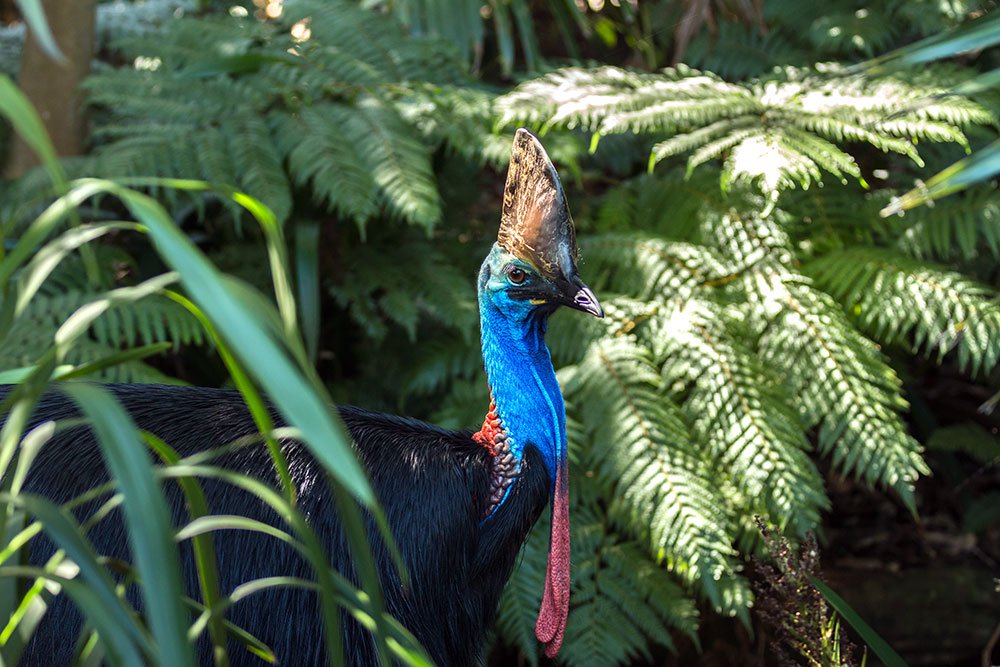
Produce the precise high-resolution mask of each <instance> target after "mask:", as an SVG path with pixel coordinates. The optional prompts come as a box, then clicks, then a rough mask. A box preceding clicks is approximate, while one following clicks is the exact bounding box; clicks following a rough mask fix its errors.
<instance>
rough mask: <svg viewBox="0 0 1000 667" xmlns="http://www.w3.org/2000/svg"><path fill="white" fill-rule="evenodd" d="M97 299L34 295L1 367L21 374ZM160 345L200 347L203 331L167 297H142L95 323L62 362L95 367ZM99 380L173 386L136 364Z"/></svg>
mask: <svg viewBox="0 0 1000 667" xmlns="http://www.w3.org/2000/svg"><path fill="white" fill-rule="evenodd" d="M99 296H100V293H97V292H89V291H85V290H79V289H74V290H69V291H65V292H61V293H51V292H42V293H41V294H39V295H36V296H35V298H34V299H32V301H31V303H30V304H29V305H28V307H27V309H26V310H25V311H24V313H23V314H22V315H21V316H20V317H19V318H18V319H17V320H16V321H14V323H13V324H12V326H11V328H10V331H9V333H8V335H7V337H6V338H5V339H4V341H3V345H0V367H2V368H19V367H25V366H30V365H32V364H34V363H36V362H37V360H38V357H39V356H40V355H41V354H42V353H44V352H45V351H46V350H47V349H48V348H49V347H51V345H52V341H53V337H54V336H55V333H56V331H57V330H58V328H59V327H60V326H62V324H63V322H65V321H66V319H67V318H68V317H69V316H70V315H72V314H73V313H74V312H76V311H77V309H79V308H81V307H82V306H84V305H86V304H88V303H90V302H91V301H93V300H94V299H96V298H98V297H99ZM159 342H171V343H173V344H174V345H175V346H177V345H203V344H204V343H205V337H204V331H203V330H202V328H201V324H200V323H199V322H198V321H197V320H196V319H195V318H194V316H192V315H191V314H190V313H189V312H188V311H187V310H186V309H185V308H183V307H182V306H180V305H179V304H177V303H175V302H173V301H171V300H169V299H167V298H165V297H160V296H153V297H146V298H145V299H143V300H141V301H137V302H135V303H132V304H130V307H129V308H112V309H110V310H108V311H107V312H106V313H104V314H103V315H102V316H101V317H100V318H98V319H97V320H96V321H95V322H94V325H93V327H92V328H91V330H90V335H89V336H85V337H81V338H80V339H78V341H77V344H76V345H74V346H73V347H72V348H70V350H69V351H68V352H67V355H66V362H67V363H70V364H74V365H78V364H83V363H88V362H93V361H98V360H100V359H102V358H104V357H107V356H109V355H110V354H113V353H114V352H117V351H120V350H123V349H128V348H131V347H135V346H137V345H149V344H152V343H159ZM98 377H101V379H103V380H107V381H112V382H174V380H171V379H170V378H169V377H168V376H166V375H165V374H163V373H161V372H160V371H157V370H156V369H154V368H153V367H151V366H149V365H147V364H145V363H142V362H140V361H131V362H128V363H125V364H121V365H118V366H113V367H111V368H109V369H107V370H104V371H102V372H100V373H99V374H98Z"/></svg>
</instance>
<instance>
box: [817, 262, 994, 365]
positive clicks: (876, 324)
mask: <svg viewBox="0 0 1000 667" xmlns="http://www.w3.org/2000/svg"><path fill="white" fill-rule="evenodd" d="M806 271H807V272H808V273H809V274H810V275H812V276H814V277H815V278H816V281H817V284H819V285H820V286H821V287H823V289H825V290H826V291H827V292H829V293H830V294H832V295H833V296H834V297H835V298H837V299H838V300H839V301H840V302H841V303H843V304H844V305H845V307H846V308H847V310H848V312H849V313H851V314H852V315H854V316H855V317H856V318H857V320H858V323H859V324H860V326H861V328H862V329H864V330H865V331H868V332H870V333H871V335H872V336H873V337H874V338H876V339H877V340H880V341H882V342H883V343H884V344H892V343H895V342H901V341H905V342H907V343H910V344H911V345H912V347H913V349H914V350H921V349H922V350H924V351H925V352H927V353H928V354H929V353H931V352H934V351H936V352H937V355H938V358H939V359H941V358H943V357H944V356H945V355H946V354H947V353H949V352H951V351H952V350H955V351H956V355H957V360H958V365H959V368H961V369H963V370H969V371H971V372H972V373H982V372H984V371H987V370H990V369H992V368H993V367H994V366H996V364H997V360H998V359H1000V304H998V303H997V301H996V294H994V293H993V291H992V290H991V289H990V288H989V287H987V286H985V285H981V284H978V283H976V282H975V281H972V280H970V279H968V278H966V277H965V276H963V275H962V274H960V273H956V272H954V271H948V270H946V269H944V268H943V267H936V266H934V265H930V264H926V263H924V262H920V261H918V260H914V259H910V258H908V257H904V256H901V255H898V254H896V253H893V252H891V251H887V250H882V249H878V248H866V247H856V248H849V249H845V250H843V251H840V252H837V253H831V254H829V255H826V256H824V257H822V258H821V259H818V260H816V261H815V262H813V263H811V264H810V265H809V266H808V267H807V269H806Z"/></svg>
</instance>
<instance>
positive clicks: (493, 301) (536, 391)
mask: <svg viewBox="0 0 1000 667" xmlns="http://www.w3.org/2000/svg"><path fill="white" fill-rule="evenodd" d="M510 304H511V302H510V301H509V300H507V299H506V298H505V295H504V296H499V295H496V294H494V293H491V292H489V291H487V290H485V289H483V286H482V285H480V291H479V315H480V322H481V327H482V347H483V362H484V363H485V365H486V375H487V378H488V380H489V384H490V389H491V391H492V393H493V401H494V403H495V404H496V410H497V413H498V415H499V417H500V419H501V420H502V422H503V425H504V427H505V429H506V430H507V434H508V436H509V438H510V440H511V452H513V454H514V456H515V457H516V458H517V460H518V461H520V460H521V459H522V458H523V456H524V448H525V447H526V446H531V447H534V448H535V449H537V450H538V451H539V453H540V454H541V455H542V459H543V460H544V461H545V466H546V468H547V469H548V472H549V477H550V479H551V480H552V482H553V484H554V482H555V477H556V469H557V466H558V465H559V464H560V463H565V457H566V409H565V406H564V404H563V397H562V392H561V391H560V389H559V383H558V382H557V381H556V374H555V370H554V369H553V368H552V359H551V357H550V356H549V349H548V348H547V347H546V346H545V329H546V325H547V323H548V315H547V314H546V313H544V312H542V311H541V310H539V309H531V310H530V311H526V310H523V309H518V310H519V311H520V312H517V313H512V312H511V308H510ZM503 308H507V312H503V311H502V310H501V309H503ZM512 314H513V315H514V316H513V317H512V316H511V315H512Z"/></svg>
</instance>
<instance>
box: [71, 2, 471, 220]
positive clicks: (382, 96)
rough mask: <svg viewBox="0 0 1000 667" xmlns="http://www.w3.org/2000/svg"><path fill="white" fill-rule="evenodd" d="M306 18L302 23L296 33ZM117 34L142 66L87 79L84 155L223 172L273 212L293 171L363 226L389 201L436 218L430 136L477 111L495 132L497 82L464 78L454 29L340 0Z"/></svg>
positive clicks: (287, 211)
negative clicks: (436, 31)
mask: <svg viewBox="0 0 1000 667" xmlns="http://www.w3.org/2000/svg"><path fill="white" fill-rule="evenodd" d="M299 22H301V24H302V25H306V26H308V34H306V33H304V32H303V31H301V30H299V31H296V34H298V35H299V36H300V37H296V36H295V35H293V34H290V32H289V31H290V29H291V27H292V26H293V25H296V24H298V23H299ZM303 35H305V37H302V36H303ZM206 44H209V47H208V48H205V45H206ZM118 46H119V48H120V49H121V50H122V53H123V55H124V56H125V58H126V60H127V61H128V62H131V63H133V66H132V67H131V68H129V67H125V68H120V69H115V70H109V71H103V72H100V73H98V74H96V75H95V76H93V77H92V78H91V79H90V80H89V82H88V84H87V85H88V90H89V92H90V97H89V99H90V102H91V104H92V105H94V106H95V107H96V108H97V109H98V110H99V111H100V113H99V114H98V119H99V122H98V123H97V127H96V129H95V132H94V137H95V140H96V144H97V146H96V148H97V150H96V151H95V154H94V157H93V159H91V160H89V161H87V162H86V163H85V164H82V165H80V167H79V168H80V169H81V171H85V172H88V173H90V174H94V173H96V174H101V175H108V176H136V175H143V176H183V177H185V178H203V179H206V180H212V181H215V182H221V183H225V184H229V185H233V186H235V187H238V188H240V189H243V190H245V191H248V192H252V193H254V195H255V196H257V197H259V198H260V199H261V200H262V201H264V202H265V203H267V204H268V205H269V206H270V207H271V208H272V210H274V212H275V213H276V214H277V215H278V217H279V219H287V218H288V217H289V216H290V215H291V212H292V201H293V193H292V187H293V184H294V185H295V186H297V187H300V188H303V189H305V190H307V191H311V192H312V195H313V199H314V201H315V202H316V203H317V204H318V205H319V206H320V207H321V208H323V209H326V210H330V211H333V212H337V213H340V214H342V215H344V216H346V217H348V218H352V219H354V220H356V221H357V222H358V223H359V224H360V225H362V226H363V225H364V224H365V222H366V221H368V220H370V219H372V218H374V217H376V216H378V215H380V214H381V213H382V212H383V211H384V212H386V213H388V214H389V215H390V216H393V217H398V218H400V219H403V220H406V221H409V222H411V223H414V224H417V225H420V226H423V227H425V228H430V227H431V226H432V225H434V224H435V223H436V222H438V220H439V219H440V217H441V204H440V199H439V195H438V192H437V186H436V182H435V178H434V175H433V170H432V167H431V154H432V152H433V151H434V150H435V148H436V147H437V146H438V145H440V144H441V143H442V142H448V141H454V142H456V145H457V146H462V142H463V140H464V139H465V138H467V137H468V136H470V135H471V134H473V133H474V132H473V130H472V128H474V127H476V128H479V132H478V135H479V137H480V138H482V137H484V136H487V135H488V134H489V133H488V132H487V131H486V128H487V127H488V122H489V118H488V105H484V101H485V100H486V99H488V96H484V94H479V95H478V96H476V95H470V94H468V93H466V92H465V91H464V90H463V89H462V88H461V87H460V86H456V85H455V84H459V83H465V82H466V78H465V75H464V74H463V72H462V69H461V67H460V66H459V65H458V64H457V61H456V58H455V54H454V53H453V52H452V51H451V50H450V49H449V48H448V46H447V45H446V44H445V43H443V42H441V41H436V40H432V39H426V38H424V39H416V38H415V39H406V38H404V36H403V34H402V30H401V28H400V27H399V26H398V25H397V24H396V23H394V22H393V21H392V20H391V19H390V18H387V17H385V16H381V15H379V14H376V13H374V12H371V11H367V10H364V9H362V8H360V7H358V6H357V5H355V4H353V3H349V2H346V1H343V2H342V1H337V2H332V3H330V2H315V1H313V0H297V1H295V2H292V1H289V2H286V3H285V4H284V5H283V13H282V16H281V18H280V19H278V20H277V21H269V22H260V21H256V20H254V19H252V18H246V19H240V18H238V17H236V18H234V17H225V18H212V17H206V18H185V19H177V20H174V21H170V22H169V23H168V24H167V25H166V26H165V30H164V34H163V37H162V39H160V40H157V41H156V42H155V43H153V42H150V41H149V40H123V41H122V42H120V43H119V45H118ZM429 84H433V85H434V86H435V87H436V94H433V95H432V94H429V92H428V90H427V86H428V85H429ZM432 117H433V118H435V122H434V123H431V122H428V121H427V119H428V118H432ZM449 119H452V120H449ZM448 125H452V126H453V127H454V128H458V130H457V131H450V130H449V129H445V128H446V126H448ZM486 143H487V142H485V141H483V140H482V139H480V141H479V142H478V143H477V144H476V145H474V146H473V147H472V148H471V149H470V147H469V146H463V150H466V151H469V152H476V151H478V150H479V148H480V147H485V145H486ZM234 166H238V168H234ZM168 196H169V195H168ZM362 228H363V227H362Z"/></svg>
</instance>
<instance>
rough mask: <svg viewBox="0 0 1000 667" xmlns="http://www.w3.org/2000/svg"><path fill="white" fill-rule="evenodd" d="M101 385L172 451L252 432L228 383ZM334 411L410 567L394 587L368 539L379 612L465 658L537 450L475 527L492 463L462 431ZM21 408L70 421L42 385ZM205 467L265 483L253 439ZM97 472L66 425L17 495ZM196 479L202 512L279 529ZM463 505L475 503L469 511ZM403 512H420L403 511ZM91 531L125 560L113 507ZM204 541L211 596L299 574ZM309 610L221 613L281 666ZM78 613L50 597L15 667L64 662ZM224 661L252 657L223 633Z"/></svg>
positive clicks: (295, 597) (370, 657) (242, 608)
mask: <svg viewBox="0 0 1000 667" xmlns="http://www.w3.org/2000/svg"><path fill="white" fill-rule="evenodd" d="M110 389H111V391H112V392H113V393H114V394H115V396H116V397H117V398H118V400H119V401H121V403H122V404H123V405H124V407H125V408H126V409H127V410H128V412H129V413H130V414H131V416H132V418H133V419H134V420H135V421H136V423H137V424H138V426H139V427H140V428H143V429H146V430H148V431H150V432H152V433H153V434H155V435H157V436H159V437H160V438H162V439H163V440H165V441H166V442H169V443H171V444H172V445H173V446H175V447H176V448H177V449H178V450H179V452H180V453H181V454H182V455H190V454H193V453H195V452H197V451H201V450H205V449H210V448H213V447H218V446H221V445H223V444H226V443H229V442H231V441H232V440H233V439H234V438H239V437H241V436H247V435H251V434H254V433H256V427H255V425H254V422H253V420H252V418H251V416H250V414H249V412H248V411H247V409H246V407H245V405H244V403H243V400H242V397H241V396H240V395H239V394H238V393H237V392H234V391H227V390H219V389H200V388H183V387H163V386H149V385H143V386H138V385H118V386H111V387H110ZM5 393H6V389H0V397H2V395H4V394H5ZM339 409H340V414H341V416H342V417H343V419H344V422H345V424H346V425H347V428H348V430H349V431H350V433H351V436H352V437H353V439H354V441H355V443H356V451H357V453H358V456H359V458H360V460H361V461H362V463H363V464H364V465H365V467H366V469H367V471H368V473H369V475H370V478H371V482H372V485H373V487H374V489H375V492H376V495H377V496H378V499H379V502H380V503H381V506H382V508H383V510H384V511H385V514H386V517H387V519H388V522H389V526H390V528H391V530H392V532H393V535H394V536H395V538H396V542H397V544H398V545H399V547H400V549H401V551H402V555H403V558H404V560H405V562H406V565H407V568H408V569H409V572H410V585H409V587H408V588H407V589H405V590H404V589H403V588H402V587H401V586H400V585H399V581H398V578H397V577H396V576H395V574H394V569H393V568H392V566H391V563H390V560H389V556H388V554H387V552H386V550H385V548H384V547H383V546H382V545H381V544H376V545H375V549H374V552H375V558H376V561H377V565H378V569H379V572H381V573H382V574H383V585H384V588H385V595H386V605H387V607H388V610H389V612H390V613H392V614H393V615H394V616H395V617H396V618H398V619H399V620H400V621H401V622H402V623H403V625H404V626H406V627H407V628H408V629H409V630H410V631H411V632H412V633H413V634H414V635H415V636H416V637H417V639H418V640H419V641H420V642H421V643H422V644H423V646H424V647H425V648H426V649H427V651H428V653H429V654H430V656H431V658H432V659H433V660H434V661H435V662H436V663H437V664H438V665H442V666H446V665H472V664H477V663H478V662H480V661H481V652H482V647H483V643H484V639H485V635H486V633H487V632H488V631H489V629H490V627H491V626H492V623H493V620H494V616H495V614H496V609H497V605H498V602H499V597H500V594H501V592H502V590H503V587H504V584H505V583H506V581H507V579H508V578H509V576H510V573H511V570H512V568H513V566H514V562H515V559H516V556H517V553H518V550H519V549H520V546H521V544H522V543H523V541H524V538H525V536H526V535H527V533H528V531H529V530H530V528H531V526H532V525H533V524H534V522H535V520H536V519H537V517H538V515H539V513H540V512H541V511H542V509H543V508H544V507H545V505H546V503H547V501H548V498H549V477H548V474H547V473H546V472H545V469H544V466H543V465H542V464H541V462H540V461H539V460H538V456H537V454H529V455H528V456H527V457H526V459H525V462H524V465H523V469H522V473H521V475H520V476H519V478H518V480H517V482H516V483H515V485H514V487H513V490H512V492H511V494H510V496H509V497H508V499H507V501H506V502H505V503H504V504H503V505H502V506H501V507H500V508H499V509H498V510H497V513H496V514H495V515H494V516H493V518H491V519H490V521H487V522H485V523H482V522H481V518H482V516H483V512H485V511H486V509H487V508H486V502H487V499H486V498H484V497H482V496H481V494H482V491H481V490H483V489H488V488H489V479H490V474H491V465H492V459H491V457H490V456H489V454H488V452H487V451H486V450H485V449H484V448H483V447H482V446H481V445H480V444H479V443H477V442H475V441H474V440H473V439H472V438H471V437H470V434H469V433H458V432H453V431H446V430H443V429H440V428H437V427H435V426H432V425H430V424H426V423H424V422H420V421H418V420H414V419H406V418H400V417H395V416H391V415H385V414H379V413H374V412H368V411H365V410H360V409H358V408H353V407H347V406H344V407H341V408H339ZM34 414H35V417H34V418H33V422H34V423H37V422H38V421H40V420H42V419H64V418H69V417H72V416H76V415H77V410H76V408H75V406H74V405H73V404H72V402H71V401H70V400H69V399H67V398H65V397H64V396H62V395H60V394H59V393H57V392H50V393H49V394H47V395H46V396H45V397H43V399H42V401H41V402H40V403H39V405H38V406H37V408H36V410H35V413H34ZM179 415H181V416H182V417H181V418H179V417H178V416H179ZM276 417H277V416H276ZM282 445H283V450H284V453H285V456H286V457H287V459H288V464H289V468H290V470H291V474H292V478H293V480H294V482H295V485H296V487H297V489H298V491H299V508H300V510H301V511H302V513H303V514H304V515H305V516H306V517H307V519H308V520H309V521H310V523H311V524H312V525H313V528H314V529H315V530H316V532H317V534H318V535H319V536H320V537H321V539H322V540H323V542H324V546H325V547H326V549H327V550H328V552H329V554H330V557H331V561H332V563H331V564H332V566H333V567H334V568H336V569H338V570H340V571H341V572H344V573H349V572H351V560H350V556H349V553H348V550H347V547H346V541H345V538H344V535H343V532H342V528H341V525H340V522H339V519H338V517H337V514H336V512H335V511H334V503H333V500H332V498H331V494H330V492H329V489H328V486H327V482H326V478H325V475H324V473H323V470H322V467H321V466H320V464H318V463H317V462H316V461H315V460H314V459H313V458H312V456H311V455H310V454H309V452H308V451H307V450H306V448H305V447H303V446H301V445H299V444H298V443H296V442H284V443H282ZM137 446H138V443H137ZM401 454H402V455H401ZM215 463H217V464H219V465H221V466H223V467H227V468H230V469H232V470H234V471H238V472H242V473H248V474H250V475H253V476H255V477H258V478H261V479H266V480H273V481H275V483H277V481H276V476H275V473H274V467H273V463H272V461H271V459H270V457H269V456H268V453H267V450H266V448H264V447H262V446H247V447H244V448H241V449H239V450H237V451H234V452H231V453H228V454H226V455H225V456H223V457H222V458H221V459H219V460H217V461H215ZM106 479H107V473H106V471H105V469H104V464H103V461H102V459H101V455H100V450H99V447H98V445H97V444H96V442H95V441H94V438H93V435H92V433H91V432H90V430H89V429H88V428H86V427H77V428H74V429H72V430H70V431H67V432H66V433H64V434H62V435H60V436H58V437H56V438H54V439H53V441H51V442H49V443H48V444H46V445H45V447H43V448H42V450H41V453H40V454H39V456H38V459H37V460H36V462H35V464H34V465H33V466H32V469H31V474H30V476H29V478H28V481H27V485H26V491H27V492H30V493H37V494H40V495H44V496H46V497H48V498H50V499H52V500H54V501H57V502H64V501H66V500H69V499H70V498H72V497H74V496H76V495H78V494H80V493H82V492H83V491H86V490H88V489H89V488H91V487H93V486H94V485H95V484H98V483H100V482H102V481H105V480H106ZM203 486H204V489H205V494H206V497H207V499H208V503H209V506H210V509H211V511H212V512H214V513H233V514H242V515H244V516H249V517H251V518H255V519H259V520H261V521H265V522H268V523H272V524H274V525H276V526H279V527H284V526H283V524H282V522H281V520H280V519H279V518H278V517H277V516H275V515H274V513H273V512H272V511H271V510H270V509H269V508H266V507H265V506H264V505H263V504H262V503H261V501H260V500H258V499H257V498H255V497H253V496H251V495H249V494H246V493H245V492H241V491H239V490H238V489H234V488H233V487H232V486H229V485H226V484H223V483H220V482H215V481H212V480H205V481H204V482H203ZM165 491H166V494H167V497H168V499H169V502H170V505H171V507H172V509H173V512H174V518H175V521H177V522H178V523H183V522H185V520H186V519H187V517H186V510H185V508H184V500H183V496H182V495H181V493H180V491H179V489H178V488H177V486H176V484H172V483H167V484H166V485H165ZM95 507H96V504H95V505H92V506H89V507H84V508H82V509H81V510H80V511H79V514H81V515H83V516H86V515H87V513H88V512H90V511H92V510H93V509H94V508H95ZM470 507H471V508H474V511H471V512H470V511H469V509H470ZM415 515H419V517H420V518H419V520H414V516H415ZM369 527H370V528H371V526H369ZM90 537H91V539H92V540H93V542H94V545H95V548H96V549H97V551H98V553H100V554H103V555H106V556H109V557H114V558H120V559H123V560H126V561H128V560H130V558H129V553H128V545H127V536H126V534H125V531H124V523H123V521H122V520H121V517H120V516H119V515H118V513H117V512H116V513H114V514H112V515H111V516H110V517H108V518H107V519H105V520H103V521H102V522H101V523H100V524H99V525H98V526H97V528H96V529H95V530H93V531H92V533H91V536H90ZM215 543H216V550H217V553H218V559H219V566H220V567H219V570H220V578H221V586H222V589H223V590H224V591H228V590H232V589H233V588H234V587H235V586H237V585H239V584H240V583H243V582H245V581H249V580H251V579H256V578H260V577H266V576H275V575H286V576H300V577H303V578H311V573H310V568H309V565H308V564H307V563H306V562H304V561H303V560H302V559H301V558H300V557H299V556H298V555H297V554H296V553H295V552H294V551H293V550H292V549H291V548H290V547H288V546H287V545H285V544H284V543H282V542H280V541H278V540H276V539H268V538H264V537H262V536H260V535H258V534H252V533H245V532H241V531H222V532H218V533H216V534H215ZM182 551H183V557H184V563H183V564H184V570H185V576H186V577H187V582H186V584H187V586H188V589H189V591H188V592H189V594H192V595H196V591H197V581H196V579H195V570H194V567H193V559H192V554H191V550H190V549H189V548H184V549H182ZM51 552H52V546H51V544H49V543H48V541H47V540H45V539H44V538H43V537H40V538H38V539H36V541H35V543H34V545H33V547H32V550H31V560H32V561H34V562H36V563H41V562H44V560H43V559H45V558H47V557H48V555H50V554H51ZM133 593H134V594H133V595H132V598H133V600H132V601H133V602H134V603H136V604H138V603H139V600H138V595H137V593H136V592H135V591H133ZM317 605H318V603H317V601H316V598H315V595H314V594H313V593H311V592H307V591H301V590H293V589H276V590H273V591H269V592H268V593H266V594H260V595H258V596H257V597H251V598H249V599H248V600H246V601H244V602H242V603H240V604H239V605H237V606H235V607H234V608H233V609H231V610H230V611H229V612H228V617H229V618H230V620H232V621H233V622H234V623H236V624H237V625H239V626H241V627H243V628H245V629H247V630H248V631H250V632H251V633H252V634H254V635H255V636H257V637H258V638H259V639H261V640H262V641H264V642H265V643H267V644H268V645H269V646H271V648H273V649H274V650H275V652H276V654H277V655H278V657H279V660H280V664H284V665H313V664H321V663H322V662H324V661H325V653H324V648H323V640H322V620H321V617H320V612H319V608H318V606H317ZM80 622H81V619H80V617H79V614H78V612H77V611H76V610H75V608H74V607H73V606H72V604H70V603H69V601H68V600H67V599H64V597H63V596H61V597H60V598H57V600H56V601H55V603H54V604H53V605H52V607H51V608H50V610H49V612H48V613H47V615H46V618H45V619H44V621H43V623H42V624H41V626H40V627H39V629H38V632H37V633H36V635H35V637H34V639H33V640H32V642H31V643H30V645H29V647H28V649H27V653H26V654H25V657H24V661H23V664H25V665H38V666H42V665H65V664H68V663H69V661H70V658H71V656H72V652H73V648H74V647H73V644H72V642H70V641H67V639H68V638H69V637H75V636H76V634H77V633H78V631H79V628H80ZM345 639H346V641H345V644H346V646H347V651H348V655H347V656H346V657H347V659H348V661H349V664H352V665H369V664H376V663H375V657H374V652H373V649H372V644H371V637H370V635H369V634H368V633H367V632H366V631H364V630H362V629H361V628H360V627H359V626H358V625H357V624H356V623H355V622H354V621H353V620H348V621H345ZM230 656H231V660H232V663H233V664H234V665H240V664H248V665H257V664H262V663H261V662H260V660H259V659H258V658H256V657H255V656H253V655H252V654H250V653H248V652H247V651H246V650H245V649H244V648H243V647H242V646H241V645H239V644H238V643H237V642H235V641H232V640H231V641H230ZM199 662H200V663H201V664H211V653H210V651H209V648H208V646H207V645H205V643H203V644H202V645H201V646H200V647H199Z"/></svg>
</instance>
